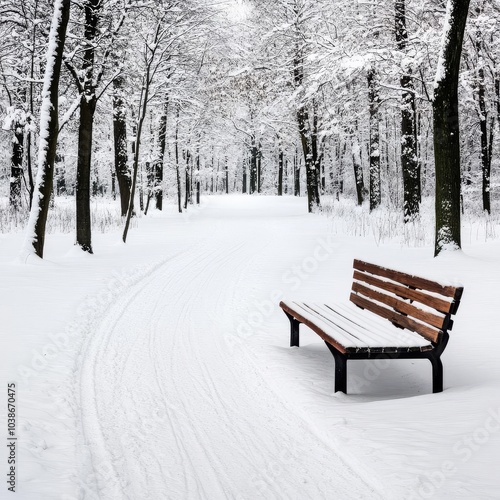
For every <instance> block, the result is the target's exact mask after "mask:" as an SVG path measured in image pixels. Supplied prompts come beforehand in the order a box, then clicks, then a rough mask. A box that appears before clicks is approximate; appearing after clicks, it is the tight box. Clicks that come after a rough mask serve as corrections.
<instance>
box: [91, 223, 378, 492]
mask: <svg viewBox="0 0 500 500" xmlns="http://www.w3.org/2000/svg"><path fill="white" fill-rule="evenodd" d="M223 229H224V226H221V228H220V229H218V230H217V231H216V234H214V235H213V237H212V238H209V239H207V240H205V243H204V244H203V245H198V246H197V247H195V248H193V249H190V250H188V251H187V252H186V253H184V254H182V255H179V256H178V257H176V258H175V259H173V260H171V261H169V262H166V263H165V264H164V265H162V266H160V267H159V268H158V269H157V271H156V272H155V273H154V274H153V275H151V276H149V277H148V278H146V279H145V280H144V281H143V282H141V283H139V284H138V285H136V286H134V287H132V288H131V289H130V290H128V291H127V292H126V293H125V294H124V296H123V297H120V299H119V300H118V301H117V302H116V303H115V304H114V305H113V306H112V307H111V308H110V309H109V311H108V314H107V316H106V317H105V318H104V319H103V320H102V322H101V323H100V325H99V328H98V329H97V330H96V331H95V332H94V334H93V335H92V336H91V338H90V339H89V343H88V346H87V349H86V351H85V355H84V358H83V361H82V370H81V376H82V386H81V398H82V421H83V424H84V426H83V429H84V433H85V437H86V439H87V441H88V443H89V446H90V448H91V451H92V462H93V466H94V469H95V470H96V471H98V470H99V468H100V467H101V465H102V464H103V463H110V464H112V468H113V476H114V480H110V478H106V479H104V480H103V479H102V478H101V480H100V481H98V485H97V489H98V492H99V494H100V497H101V498H102V499H106V500H113V499H117V500H118V499H134V500H136V499H138V498H147V497H151V498H154V499H170V498H172V499H205V498H207V499H222V498H231V499H254V498H283V499H294V498H297V499H299V498H300V499H304V498H314V499H316V498H326V496H328V497H332V498H334V497H335V498H343V499H348V498H370V499H371V498H378V497H379V495H378V494H377V492H375V491H374V490H373V489H372V488H371V487H370V486H369V485H367V484H366V483H365V482H364V481H363V480H362V478H360V477H359V476H358V475H356V473H355V472H354V471H352V470H351V469H350V468H349V467H348V466H347V465H346V464H345V462H344V461H343V460H342V459H341V458H340V457H339V456H338V455H337V454H336V453H335V451H334V450H332V449H330V448H329V447H328V446H327V445H326V444H325V443H323V442H322V441H321V440H320V439H319V438H318V437H317V436H315V434H314V433H313V432H311V430H310V429H309V428H308V427H307V425H306V424H305V423H304V422H303V421H302V420H301V419H300V418H299V417H297V416H296V415H294V414H290V411H289V410H287V409H286V408H285V406H284V405H283V404H282V403H281V402H280V401H277V400H276V396H275V395H274V393H270V391H269V390H268V389H267V388H266V384H265V382H264V380H263V379H262V376H261V374H259V373H258V372H257V371H256V370H255V368H254V367H253V365H252V363H251V360H250V358H249V357H248V356H244V357H242V358H238V357H236V356H235V355H234V353H232V352H231V350H230V349H229V346H227V345H226V344H225V342H224V340H223V339H224V335H225V333H227V332H234V329H235V327H236V324H235V322H234V315H235V313H234V311H235V309H237V308H238V303H237V300H238V299H237V296H236V294H235V290H236V287H237V286H244V285H245V276H246V274H245V273H246V272H247V269H248V267H249V262H250V261H251V259H252V258H253V257H254V256H255V255H257V254H260V253H262V250H263V249H264V248H265V247H266V246H267V245H269V243H265V242H262V241H256V242H255V241H252V238H251V235H248V234H247V232H245V233H243V232H241V234H238V231H235V232H234V233H231V232H229V231H227V229H226V233H223V232H222V231H223ZM235 229H236V226H235ZM217 233H219V234H217ZM228 233H231V234H228ZM235 241H236V243H235ZM224 243H225V244H224ZM238 356H240V353H239V352H238ZM332 471H334V472H333V473H332ZM346 485H347V486H348V488H349V491H348V492H346V491H345V489H344V487H345V486H346Z"/></svg>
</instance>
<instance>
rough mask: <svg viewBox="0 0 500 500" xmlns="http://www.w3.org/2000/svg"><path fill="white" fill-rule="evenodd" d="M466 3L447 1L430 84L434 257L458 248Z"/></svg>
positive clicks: (467, 5)
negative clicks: (460, 99) (460, 100)
mask: <svg viewBox="0 0 500 500" xmlns="http://www.w3.org/2000/svg"><path fill="white" fill-rule="evenodd" d="M469 3H470V0H448V4H447V9H446V10H447V12H446V17H447V20H448V22H447V23H445V33H444V36H443V42H442V47H441V53H440V56H439V61H438V69H437V73H436V80H435V84H434V101H433V106H432V107H433V116H434V119H433V121H434V159H435V168H436V200H435V203H436V205H435V208H436V235H435V245H434V255H435V256H437V255H439V254H440V253H441V251H443V250H444V249H445V248H449V249H451V248H460V247H461V234H460V229H461V228H460V181H461V179H460V127H459V117H458V77H459V72H460V60H461V54H462V44H463V37H464V31H465V26H466V24H467V15H468V11H469Z"/></svg>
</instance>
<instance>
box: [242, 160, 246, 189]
mask: <svg viewBox="0 0 500 500" xmlns="http://www.w3.org/2000/svg"><path fill="white" fill-rule="evenodd" d="M241 192H242V193H243V194H246V192H247V162H246V160H243V184H242V186H241Z"/></svg>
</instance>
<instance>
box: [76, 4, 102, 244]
mask: <svg viewBox="0 0 500 500" xmlns="http://www.w3.org/2000/svg"><path fill="white" fill-rule="evenodd" d="M101 8H102V2H101V1H100V0H86V1H85V3H84V10H85V27H84V38H85V50H84V52H83V65H82V73H83V74H84V75H85V81H84V83H83V92H82V94H81V97H80V124H79V128H78V159H77V165H76V244H77V245H79V246H80V247H81V249H82V250H83V251H85V252H88V253H92V226H91V218H90V172H91V161H92V134H93V128H94V113H95V108H96V104H97V97H96V93H95V90H96V89H95V84H94V82H93V75H94V58H95V43H94V39H95V38H96V37H97V35H98V34H99V30H98V27H97V25H98V22H99V11H100V10H101Z"/></svg>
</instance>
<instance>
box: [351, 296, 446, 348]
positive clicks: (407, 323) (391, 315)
mask: <svg viewBox="0 0 500 500" xmlns="http://www.w3.org/2000/svg"><path fill="white" fill-rule="evenodd" d="M350 300H351V302H353V303H354V304H356V305H357V306H359V307H362V308H363V309H368V310H369V311H371V312H373V313H375V314H377V315H378V316H381V317H382V318H385V319H388V320H389V321H391V322H393V323H395V324H397V325H400V326H401V327H403V328H408V330H411V331H412V332H416V333H418V334H420V335H422V337H424V338H425V339H427V340H429V341H430V342H434V343H438V342H439V340H440V337H441V333H442V332H440V331H439V330H435V329H433V328H432V327H430V326H427V325H423V324H421V323H418V322H417V321H415V320H413V319H411V318H408V317H407V316H403V315H402V314H399V313H397V312H396V311H392V310H390V309H386V308H385V307H382V306H379V305H377V304H375V303H374V302H372V301H370V300H368V299H365V298H364V297H361V296H360V295H356V294H355V293H351V297H350Z"/></svg>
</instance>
